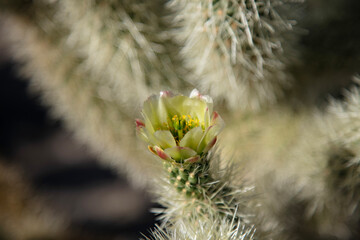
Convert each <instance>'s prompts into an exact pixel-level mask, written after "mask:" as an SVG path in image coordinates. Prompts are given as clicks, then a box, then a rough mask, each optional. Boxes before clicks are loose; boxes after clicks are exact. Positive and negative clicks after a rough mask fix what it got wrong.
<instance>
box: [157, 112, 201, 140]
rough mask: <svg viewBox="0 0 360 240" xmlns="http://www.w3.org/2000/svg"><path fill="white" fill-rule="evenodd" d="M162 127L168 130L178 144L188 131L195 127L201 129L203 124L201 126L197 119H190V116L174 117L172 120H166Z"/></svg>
mask: <svg viewBox="0 0 360 240" xmlns="http://www.w3.org/2000/svg"><path fill="white" fill-rule="evenodd" d="M164 125H165V126H166V127H167V128H168V129H169V130H170V132H171V134H172V135H173V136H174V139H175V141H176V143H177V144H178V143H179V142H180V140H181V139H182V138H183V137H184V135H185V134H186V133H187V132H188V131H190V130H191V129H193V128H195V127H199V126H201V127H203V125H204V124H201V123H200V121H199V119H198V118H192V117H191V116H190V115H182V116H178V115H174V116H173V117H172V118H168V122H167V123H164Z"/></svg>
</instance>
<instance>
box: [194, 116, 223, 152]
mask: <svg viewBox="0 0 360 240" xmlns="http://www.w3.org/2000/svg"><path fill="white" fill-rule="evenodd" d="M224 126H225V123H224V121H223V120H222V118H221V117H220V115H219V114H218V113H217V112H213V116H212V118H211V126H210V127H208V128H207V129H206V130H205V134H204V137H203V138H202V139H201V141H200V143H199V145H198V147H197V152H198V153H200V152H203V151H204V150H205V148H206V147H207V146H208V145H209V144H210V143H211V141H213V140H214V138H215V137H216V136H217V135H219V133H220V132H221V130H222V129H223V128H224ZM215 141H216V140H215ZM214 144H215V143H214Z"/></svg>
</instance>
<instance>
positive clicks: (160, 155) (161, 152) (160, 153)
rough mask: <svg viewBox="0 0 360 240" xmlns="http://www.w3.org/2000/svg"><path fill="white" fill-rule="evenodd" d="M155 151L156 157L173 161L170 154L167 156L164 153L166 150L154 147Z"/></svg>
mask: <svg viewBox="0 0 360 240" xmlns="http://www.w3.org/2000/svg"><path fill="white" fill-rule="evenodd" d="M153 150H154V151H155V152H156V155H158V156H159V157H160V158H162V159H164V160H167V161H171V158H170V156H169V155H168V154H166V153H165V152H164V150H162V149H161V148H159V147H158V146H155V147H153Z"/></svg>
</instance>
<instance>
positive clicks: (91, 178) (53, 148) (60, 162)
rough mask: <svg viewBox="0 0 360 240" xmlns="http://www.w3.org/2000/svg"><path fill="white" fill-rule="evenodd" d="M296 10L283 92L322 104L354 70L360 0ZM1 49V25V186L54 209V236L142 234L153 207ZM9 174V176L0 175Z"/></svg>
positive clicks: (359, 45) (331, 0)
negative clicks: (295, 55) (293, 51)
mask: <svg viewBox="0 0 360 240" xmlns="http://www.w3.org/2000/svg"><path fill="white" fill-rule="evenodd" d="M297 11H299V12H301V13H300V14H299V15H300V16H306V18H304V17H300V18H299V24H298V27H299V29H300V32H302V33H301V37H300V39H299V41H298V42H297V44H298V45H297V48H298V49H299V59H301V61H299V62H300V63H299V64H297V63H296V64H294V65H293V66H291V67H290V68H291V72H292V73H293V74H294V76H295V78H296V82H295V87H294V88H292V89H291V90H289V92H287V93H286V94H287V96H289V98H295V101H299V102H301V104H305V105H306V104H307V103H308V104H309V105H311V104H313V103H314V102H315V103H316V104H317V105H320V106H321V104H323V103H324V102H325V101H326V102H327V101H328V97H329V96H330V95H332V96H333V97H338V98H341V97H342V95H341V94H342V92H343V91H342V90H341V89H343V88H344V87H349V86H350V85H351V82H352V77H353V75H354V73H356V72H358V73H359V71H360V70H359V67H360V30H359V26H360V15H359V12H360V1H359V0H346V1H341V0H319V1H316V0H309V1H307V4H306V5H304V8H303V9H299V10H297ZM0 29H1V23H0ZM7 48H8V46H6V45H5V44H4V43H3V42H2V41H1V30H0V116H1V117H0V165H2V167H1V168H0V188H1V189H2V190H3V191H2V193H4V192H7V193H9V194H8V195H9V196H10V197H11V196H12V194H14V195H16V194H17V195H19V194H20V195H23V197H22V199H25V200H24V202H28V201H27V200H28V199H30V200H31V201H33V202H36V203H37V202H41V206H42V207H45V208H46V209H48V211H49V212H50V214H52V215H53V216H59V217H60V218H61V219H62V221H64V222H65V223H66V224H64V225H66V226H68V227H67V231H69V235H66V234H65V235H66V237H64V236H63V237H60V239H119V240H122V239H124V240H128V239H129V240H130V239H138V238H139V237H141V233H144V234H147V233H148V231H149V229H150V228H153V226H154V224H155V223H156V220H155V218H156V216H154V215H153V214H152V213H151V212H150V209H151V208H153V207H157V206H156V205H154V204H153V203H152V202H151V199H150V197H149V195H148V194H147V193H145V192H144V191H142V190H139V189H134V188H133V187H132V186H130V185H129V183H128V182H127V180H126V179H125V178H124V177H122V176H121V175H119V173H118V172H115V171H114V170H113V169H112V168H110V167H108V166H105V165H101V164H100V163H99V161H98V160H97V159H96V157H95V155H93V154H92V153H91V151H90V150H89V149H87V148H86V147H85V146H84V145H82V144H80V143H79V142H77V141H76V140H75V139H74V137H73V135H72V133H71V132H69V131H68V130H66V129H65V128H64V125H63V123H62V122H61V120H59V119H54V118H52V117H51V116H50V114H49V109H47V108H46V107H44V105H43V104H41V99H40V97H39V96H38V95H36V94H33V93H31V92H29V90H28V79H25V78H23V77H21V75H19V74H18V72H17V63H15V62H14V61H12V59H11V57H10V55H9V53H8V52H7ZM314 79H315V80H316V81H315V80H314ZM294 96H296V97H294ZM287 100H288V99H286V101H287ZM7 174H9V177H10V178H11V179H15V181H12V182H9V181H7V180H6V179H5V178H4V179H1V176H8V175H7ZM13 182H15V183H16V184H15V185H12V184H13ZM1 198H2V199H8V198H7V197H1ZM1 201H3V200H1ZM1 201H0V211H1V208H2V207H1V206H2V205H1V203H2V202H1ZM9 201H10V202H11V201H12V200H11V198H9ZM3 206H8V205H6V204H4V205H3ZM14 209H20V212H21V209H22V208H21V207H20V208H15V207H14ZM14 211H15V210H14ZM2 217H3V218H4V216H2ZM5 218H6V217H5ZM0 221H2V220H0ZM55 225H56V224H55ZM61 225H63V224H61ZM2 236H3V235H2V229H1V228H0V239H7V238H5V237H2ZM39 239H40V238H39Z"/></svg>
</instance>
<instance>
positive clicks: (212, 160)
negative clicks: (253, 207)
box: [136, 89, 253, 239]
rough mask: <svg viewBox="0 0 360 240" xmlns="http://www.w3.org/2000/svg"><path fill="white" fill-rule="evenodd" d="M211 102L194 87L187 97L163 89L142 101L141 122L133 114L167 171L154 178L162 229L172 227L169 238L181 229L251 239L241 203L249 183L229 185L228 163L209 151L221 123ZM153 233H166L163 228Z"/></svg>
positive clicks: (194, 235) (187, 234) (194, 234)
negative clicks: (236, 186) (238, 187)
mask: <svg viewBox="0 0 360 240" xmlns="http://www.w3.org/2000/svg"><path fill="white" fill-rule="evenodd" d="M212 105H213V102H212V99H211V98H210V97H209V96H203V95H201V94H199V92H198V91H197V90H196V89H195V90H193V91H192V92H191V94H190V97H186V96H183V95H177V96H173V94H172V93H171V92H161V93H160V96H157V95H154V96H151V97H150V98H149V99H148V100H147V101H146V102H145V103H144V107H143V111H142V114H143V117H144V122H142V121H141V120H139V119H138V120H136V127H137V132H138V135H139V137H141V138H142V139H143V140H144V141H145V142H147V143H148V144H149V146H148V148H149V150H150V152H152V153H154V154H155V155H156V156H158V157H160V158H161V159H162V160H163V161H164V167H165V170H166V172H168V175H167V177H166V175H164V176H161V177H160V178H159V177H158V178H156V179H155V181H154V182H155V184H154V185H155V186H158V187H157V189H155V191H156V192H157V195H158V196H159V201H160V202H161V203H162V204H163V205H164V206H167V209H166V210H165V212H162V214H163V216H162V217H161V218H162V219H163V226H167V229H166V230H165V231H170V232H169V234H170V235H171V238H176V236H177V234H179V233H181V235H180V236H181V237H183V238H191V239H208V238H209V237H210V238H212V239H217V237H216V236H218V237H220V236H227V237H226V238H228V239H252V236H253V232H252V229H253V227H248V225H249V223H250V220H249V219H250V218H249V216H247V215H246V214H245V213H246V211H247V210H246V208H243V207H242V206H239V205H240V203H244V202H246V201H247V199H246V197H245V196H246V195H247V194H248V193H249V192H251V188H247V189H246V188H245V187H244V188H243V191H240V192H236V191H234V189H231V186H230V184H229V183H230V181H231V178H232V177H233V175H232V174H230V171H231V169H229V168H230V167H231V166H230V165H228V166H226V167H225V169H223V170H221V168H220V166H219V165H217V164H218V163H217V162H218V159H216V156H215V155H214V153H211V152H210V150H211V149H212V148H213V146H214V145H215V143H216V140H217V135H218V134H219V133H220V131H221V130H222V128H223V126H224V123H223V121H222V119H221V117H220V116H219V114H218V113H217V112H213V111H212V108H213V106H212ZM221 172H225V174H224V173H221ZM164 187H166V188H167V189H166V190H165V189H164ZM159 190H160V191H159ZM174 190H175V191H174ZM238 208H240V209H238ZM248 214H249V213H248ZM214 224H216V225H214ZM170 226H171V227H170ZM192 227H195V228H193V229H192ZM198 227H200V228H201V230H200V231H197V229H198ZM211 229H212V231H209V230H211ZM215 230H216V231H218V233H217V234H219V235H217V234H216V233H215V232H214V231H215ZM154 236H155V237H156V238H157V239H162V238H170V236H169V235H167V234H165V235H162V234H161V230H159V231H155V232H154Z"/></svg>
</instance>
